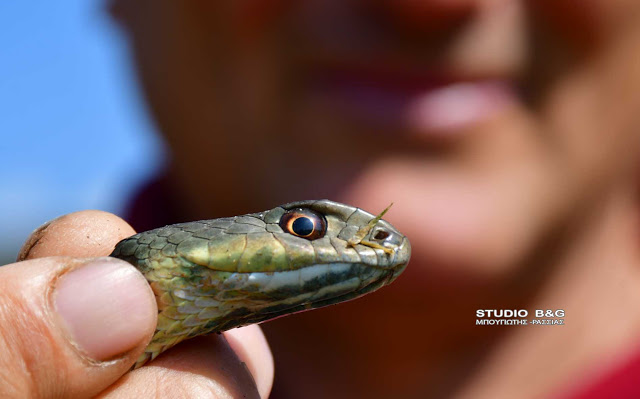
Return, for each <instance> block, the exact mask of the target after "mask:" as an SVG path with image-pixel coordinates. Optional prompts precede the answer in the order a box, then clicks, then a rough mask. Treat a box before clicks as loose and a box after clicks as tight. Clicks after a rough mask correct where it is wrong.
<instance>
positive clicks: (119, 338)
mask: <svg viewBox="0 0 640 399" xmlns="http://www.w3.org/2000/svg"><path fill="white" fill-rule="evenodd" d="M54 306H55V308H56V310H57V312H58V314H59V315H60V316H61V318H62V320H63V324H64V326H65V328H66V330H67V332H68V333H69V335H70V336H71V338H72V340H73V341H74V344H75V346H77V347H79V348H80V349H81V350H82V351H84V352H85V353H86V354H87V355H89V356H90V357H91V358H93V359H95V360H107V359H112V358H114V357H116V356H118V355H122V354H123V353H125V352H127V351H129V350H131V349H133V348H135V347H136V346H137V345H139V344H140V342H141V341H142V340H144V339H145V338H149V335H150V334H151V332H152V331H153V329H154V327H155V317H156V313H157V310H156V307H155V300H154V298H153V294H152V293H151V288H150V287H149V285H148V283H147V281H146V280H145V278H144V277H143V276H142V275H141V274H140V273H139V272H138V271H137V270H135V269H134V267H133V266H131V265H129V264H127V263H125V262H122V261H119V260H116V259H111V258H100V259H97V260H95V261H92V262H91V263H88V264H86V265H84V266H81V267H80V268H78V269H75V270H73V271H71V272H69V273H67V274H65V275H63V276H62V277H61V278H60V279H59V280H58V282H57V284H56V288H55V291H54Z"/></svg>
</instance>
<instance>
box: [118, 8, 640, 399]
mask: <svg viewBox="0 0 640 399" xmlns="http://www.w3.org/2000/svg"><path fill="white" fill-rule="evenodd" d="M112 3H113V4H112V12H113V14H114V15H115V17H116V19H117V20H118V21H119V22H121V24H122V25H123V26H124V27H125V29H126V32H127V33H128V35H129V38H130V43H131V48H132V51H133V54H134V57H135V62H136V66H137V68H138V71H139V76H140V80H141V82H142V86H143V89H144V91H145V94H146V96H147V99H148V101H149V103H150V108H151V110H152V112H153V115H154V117H155V119H156V121H157V122H158V126H159V127H160V129H161V131H162V133H163V135H164V137H165V138H166V140H167V143H168V146H169V148H170V151H171V158H172V164H171V165H170V167H169V171H168V180H169V181H170V183H171V187H172V191H173V192H175V193H180V195H179V197H180V200H179V201H180V202H181V204H182V206H183V209H184V215H183V218H184V219H185V220H188V219H198V218H203V217H205V216H206V217H211V216H212V215H214V216H218V215H220V216H223V215H231V214H240V213H244V212H247V211H252V210H255V209H262V208H264V207H265V206H269V205H276V204H278V203H282V202H286V201H290V200H293V199H304V198H323V197H326V198H331V199H335V200H339V201H343V202H346V203H350V204H354V205H356V206H360V207H363V208H365V209H371V210H373V211H375V210H376V209H380V210H381V209H383V208H384V207H386V205H388V203H389V202H390V201H394V203H395V205H394V208H393V209H392V210H391V211H390V212H389V214H388V217H389V220H390V221H391V222H392V223H393V224H394V225H395V226H397V227H398V228H399V229H400V230H401V231H403V232H406V234H407V236H408V237H409V238H410V239H411V242H412V246H413V255H412V261H411V264H410V265H409V267H408V269H407V271H406V273H405V275H404V276H403V278H400V279H399V280H398V281H397V282H396V283H394V284H393V285H392V286H391V287H389V288H388V289H387V290H385V291H384V292H381V293H379V294H376V295H372V296H369V297H367V298H364V299H362V300H361V301H357V302H354V303H351V304H345V305H341V306H336V307H334V308H332V309H328V310H324V311H319V312H314V314H302V315H299V316H296V317H292V318H285V319H282V320H278V321H275V322H272V323H269V324H267V325H266V327H265V330H266V331H267V334H270V342H271V343H272V345H273V348H274V351H275V355H276V356H275V357H276V360H277V361H278V362H279V363H278V367H279V370H281V371H282V372H281V373H280V378H279V384H280V387H281V388H282V392H287V393H289V394H290V395H294V396H295V395H296V394H298V395H299V394H300V392H304V393H305V397H308V398H313V397H317V398H322V397H336V398H337V397H369V398H376V397H406V398H413V397H415V398H424V397H471V398H484V397H487V398H494V399H495V398H513V397H519V398H536V397H550V396H552V395H553V394H556V393H557V392H558V391H564V390H570V389H571V384H573V381H578V382H576V383H575V384H581V383H583V382H584V383H585V384H586V383H588V382H589V380H593V379H594V378H595V377H594V376H598V375H601V373H603V372H604V370H606V369H607V368H608V367H612V365H615V364H619V363H620V362H623V361H624V358H625V356H626V355H627V354H628V353H630V350H629V348H635V347H637V336H638V335H639V334H640V327H638V326H640V312H638V310H637V304H638V303H640V298H639V297H638V294H637V293H638V292H640V290H639V288H640V276H638V273H637V270H638V265H640V255H639V254H638V251H637V247H638V244H637V237H638V231H637V226H636V224H637V220H640V215H639V212H638V207H637V204H638V197H637V193H636V189H637V183H638V181H640V176H639V175H638V164H637V159H638V156H639V155H640V146H638V142H639V141H640V118H639V116H640V113H639V112H638V109H640V68H639V67H638V65H640V59H638V57H639V54H640V53H639V52H638V51H637V49H638V48H639V47H640V2H638V1H636V0H584V1H580V2H576V1H575V0H531V1H519V0H457V1H442V0H421V1H401V0H323V1H315V0H301V1H297V2H283V1H278V0H276V1H266V0H264V1H263V0H251V1H246V2H234V1H219V2H188V3H177V2H173V1H168V0H164V1H163V0H161V1H150V0H137V1H121V0H113V1H112ZM578 3H579V4H578ZM363 88H364V89H363ZM248 143H249V144H250V145H249V144H248ZM221 193H222V195H221ZM229 193H231V194H229ZM518 308H528V309H530V310H532V309H536V308H542V309H557V308H561V309H564V310H565V311H566V314H567V317H566V320H567V324H566V325H565V326H564V328H562V329H559V328H540V329H537V330H531V329H528V330H525V329H514V328H502V329H501V328H495V329H484V328H479V327H476V326H475V317H474V316H475V311H476V309H518ZM400 329H401V331H400ZM587 331H588V333H586V332H587ZM309 342H313V343H314V344H313V345H309V344H308V343H309ZM548 356H553V358H554V359H558V360H557V361H550V359H549V358H548ZM300 359H313V361H308V360H306V361H302V360H300ZM338 364H339V365H340V366H341V367H336V365H338ZM345 370H348V372H345ZM532 375H536V376H537V377H536V378H535V379H532V378H531V376H532ZM310 387H313V389H310ZM275 390H276V391H278V389H277V384H276V389H275Z"/></svg>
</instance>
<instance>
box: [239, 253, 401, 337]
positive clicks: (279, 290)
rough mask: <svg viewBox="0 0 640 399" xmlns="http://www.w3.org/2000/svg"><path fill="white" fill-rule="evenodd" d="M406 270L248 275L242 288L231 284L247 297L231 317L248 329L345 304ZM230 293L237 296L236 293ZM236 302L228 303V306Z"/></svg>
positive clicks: (336, 267) (349, 267)
mask: <svg viewBox="0 0 640 399" xmlns="http://www.w3.org/2000/svg"><path fill="white" fill-rule="evenodd" d="M403 266H404V265H398V266H397V267H392V268H381V267H375V266H370V265H365V264H358V263H327V264H316V265H311V266H307V267H304V268H301V269H298V270H290V271H284V272H277V273H251V274H250V275H248V276H247V275H246V274H245V276H244V277H245V278H243V280H244V281H243V282H242V284H240V285H238V281H234V282H231V281H229V284H234V286H235V287H236V290H237V289H240V290H242V291H243V292H244V293H245V297H244V298H242V299H240V298H238V301H237V306H234V307H235V309H233V310H231V312H230V315H233V317H234V318H237V319H242V322H240V324H239V325H246V324H251V323H260V322H263V321H267V320H271V319H275V318H278V317H281V316H285V315H289V314H291V313H299V312H303V311H306V310H311V309H316V308H320V307H324V306H328V305H333V304H336V303H339V302H345V301H348V300H352V299H355V298H358V297H360V296H362V295H365V294H367V293H369V292H372V291H375V290H377V289H378V288H380V287H382V286H384V285H386V284H388V283H389V282H391V281H393V280H394V279H395V277H397V275H398V274H399V273H400V272H401V271H402V270H401V269H403V268H404V267H403ZM399 268H401V269H399ZM233 291H235V290H233ZM235 292H237V291H235ZM229 293H230V295H231V296H235V293H234V292H231V291H230V292H229ZM233 302H234V301H233V300H231V301H229V300H227V303H228V304H232V303H233Z"/></svg>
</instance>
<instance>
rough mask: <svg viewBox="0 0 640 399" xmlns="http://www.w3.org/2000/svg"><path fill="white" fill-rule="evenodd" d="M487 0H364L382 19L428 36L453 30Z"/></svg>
mask: <svg viewBox="0 0 640 399" xmlns="http://www.w3.org/2000/svg"><path fill="white" fill-rule="evenodd" d="M484 1H486V0H362V1H361V3H367V4H369V6H372V7H373V9H374V10H376V12H377V13H378V14H380V13H382V15H380V17H384V18H391V19H392V20H394V21H395V22H396V23H397V24H398V25H401V26H402V27H405V28H410V29H412V30H419V31H421V32H424V33H429V32H434V31H440V30H444V29H448V28H451V27H453V26H455V25H456V23H459V22H460V21H462V20H464V19H466V18H467V17H468V16H469V15H470V14H472V13H473V12H474V11H475V10H477V9H478V8H479V7H480V6H481V3H482V2H484Z"/></svg>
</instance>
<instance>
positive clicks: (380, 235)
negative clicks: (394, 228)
mask: <svg viewBox="0 0 640 399" xmlns="http://www.w3.org/2000/svg"><path fill="white" fill-rule="evenodd" d="M387 237H389V233H388V232H386V231H384V230H378V231H377V232H376V234H374V236H373V239H374V240H384V239H385V238H387Z"/></svg>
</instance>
